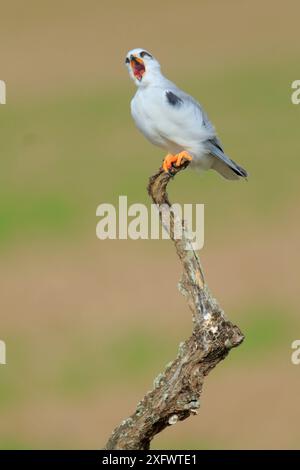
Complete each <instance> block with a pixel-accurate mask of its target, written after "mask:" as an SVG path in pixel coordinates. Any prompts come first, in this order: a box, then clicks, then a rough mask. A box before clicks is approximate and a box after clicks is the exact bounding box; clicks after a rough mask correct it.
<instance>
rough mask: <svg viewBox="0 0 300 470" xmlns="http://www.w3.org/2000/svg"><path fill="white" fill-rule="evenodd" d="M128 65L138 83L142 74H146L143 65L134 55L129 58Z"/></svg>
mask: <svg viewBox="0 0 300 470" xmlns="http://www.w3.org/2000/svg"><path fill="white" fill-rule="evenodd" d="M130 65H131V68H132V71H133V75H134V76H135V78H137V79H138V80H139V81H141V80H142V78H143V75H144V73H145V72H146V68H145V64H144V61H143V60H142V59H140V58H139V57H136V56H135V55H131V56H130Z"/></svg>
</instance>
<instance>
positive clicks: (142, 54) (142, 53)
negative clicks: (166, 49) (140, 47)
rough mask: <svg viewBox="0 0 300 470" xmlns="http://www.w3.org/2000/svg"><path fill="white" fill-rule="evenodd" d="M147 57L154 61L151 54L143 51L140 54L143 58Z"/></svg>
mask: <svg viewBox="0 0 300 470" xmlns="http://www.w3.org/2000/svg"><path fill="white" fill-rule="evenodd" d="M145 55H146V56H148V57H150V59H152V55H151V54H149V52H146V51H142V52H141V53H140V56H141V57H145Z"/></svg>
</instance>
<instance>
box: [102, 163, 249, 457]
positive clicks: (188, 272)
mask: <svg viewBox="0 0 300 470" xmlns="http://www.w3.org/2000/svg"><path fill="white" fill-rule="evenodd" d="M187 165H188V162H184V163H183V164H182V165H181V167H179V168H173V169H172V170H171V173H172V174H171V175H170V174H167V173H165V172H164V171H163V170H162V169H160V170H159V171H158V172H157V173H156V174H155V175H153V176H152V177H151V178H150V181H149V186H148V192H149V195H150V196H151V198H152V200H153V202H154V203H155V204H157V205H158V206H159V207H160V208H162V207H163V208H164V210H167V211H169V217H170V237H171V239H172V240H173V242H174V244H175V248H176V252H177V254H178V256H179V259H180V261H181V263H182V266H183V275H182V279H181V281H180V283H179V290H180V292H181V293H182V294H183V295H185V296H186V298H187V301H188V305H189V307H190V309H191V311H192V314H193V332H192V335H191V337H190V338H189V339H187V340H186V341H184V342H183V343H181V344H180V345H179V351H178V355H177V357H176V359H175V360H174V361H173V362H170V363H169V364H168V365H167V367H166V369H165V371H164V372H162V373H161V374H159V376H158V377H157V378H156V379H155V381H154V388H153V390H151V391H150V392H148V393H147V394H146V395H145V396H144V398H143V399H142V400H141V401H140V402H139V404H138V405H137V409H136V411H135V412H134V413H133V414H132V415H131V416H130V417H129V418H127V419H125V420H124V421H123V422H122V423H121V424H120V425H119V426H118V427H117V428H116V429H115V430H114V431H113V433H112V435H111V437H110V439H109V440H108V442H107V444H106V447H105V448H106V449H134V450H143V449H149V447H150V442H151V440H152V439H153V438H154V436H155V435H156V434H158V433H159V432H161V431H162V430H163V429H165V428H166V427H167V426H170V425H173V424H175V423H176V422H177V421H182V420H184V419H186V418H188V417H189V416H190V415H192V414H197V410H198V408H199V406H200V402H199V399H200V395H201V392H202V386H203V382H204V378H205V376H206V375H207V374H208V373H209V372H210V371H211V370H212V369H213V368H214V367H215V366H216V365H217V364H218V363H219V362H220V361H221V360H222V359H224V358H225V357H226V356H227V354H228V352H229V351H230V349H231V348H234V347H236V346H238V345H239V344H240V343H241V342H242V341H243V339H244V336H243V334H242V333H241V331H240V330H239V328H238V327H237V326H235V325H233V324H232V323H231V322H230V321H229V320H227V318H226V316H225V314H224V312H223V310H222V309H221V308H220V306H219V305H218V303H217V301H216V300H215V299H214V298H213V297H212V296H211V294H210V292H209V290H208V287H207V285H206V283H205V280H204V275H203V271H202V268H201V265H200V261H199V258H198V256H197V254H196V253H195V251H194V250H193V248H192V245H191V242H190V240H189V239H188V237H187V233H186V231H185V228H184V225H183V224H184V223H183V221H178V220H176V216H174V213H173V211H172V210H171V205H170V202H169V199H168V195H167V192H166V190H167V185H168V183H169V181H170V179H171V178H172V177H173V176H175V174H177V173H178V172H179V171H181V170H182V169H184V168H185V167H186V166H187ZM177 223H180V224H182V226H183V236H182V238H181V239H175V237H174V233H175V230H174V228H175V226H176V224H177Z"/></svg>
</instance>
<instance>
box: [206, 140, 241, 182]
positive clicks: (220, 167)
mask: <svg viewBox="0 0 300 470" xmlns="http://www.w3.org/2000/svg"><path fill="white" fill-rule="evenodd" d="M207 147H208V149H209V151H210V153H211V155H212V156H213V157H214V161H213V164H212V168H213V169H214V170H215V171H217V172H218V173H220V174H221V175H222V176H223V177H224V178H226V179H229V180H235V179H239V178H247V176H248V173H247V171H246V170H244V168H242V167H241V166H240V165H238V164H237V163H236V162H235V161H233V160H231V158H229V157H228V156H227V155H226V154H225V153H224V152H223V150H222V149H221V147H219V145H216V144H215V143H214V142H212V141H208V142H207Z"/></svg>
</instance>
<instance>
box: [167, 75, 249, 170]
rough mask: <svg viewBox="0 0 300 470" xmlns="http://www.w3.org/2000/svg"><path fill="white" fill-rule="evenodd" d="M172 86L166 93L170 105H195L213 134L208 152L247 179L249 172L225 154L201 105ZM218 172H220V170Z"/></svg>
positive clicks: (203, 121) (207, 145) (204, 123)
mask: <svg viewBox="0 0 300 470" xmlns="http://www.w3.org/2000/svg"><path fill="white" fill-rule="evenodd" d="M171 85H172V86H171V87H170V88H169V89H168V90H167V92H166V97H167V100H168V102H169V104H170V105H171V106H181V104H183V103H184V102H186V103H190V104H193V106H195V107H196V108H197V110H198V112H200V114H201V115H202V123H203V125H204V126H205V127H206V128H207V130H208V131H209V132H211V134H212V137H211V138H210V139H208V140H207V141H205V142H204V144H205V146H206V148H207V150H208V152H209V153H210V154H211V155H212V156H213V157H215V158H217V159H218V160H220V161H221V162H223V163H224V164H225V165H227V166H228V167H229V168H230V170H232V171H233V173H234V174H235V175H237V176H238V177H239V176H240V177H242V178H246V177H247V176H248V174H247V171H246V170H244V168H242V167H241V166H240V165H238V164H237V163H236V162H235V161H234V160H231V158H229V157H228V156H227V155H226V154H225V152H224V150H223V147H222V144H221V142H220V140H219V139H218V137H217V136H216V132H215V128H214V126H213V125H212V123H211V122H210V120H209V118H208V116H207V114H206V112H205V111H204V109H203V108H202V106H201V105H200V103H198V101H196V100H195V99H194V98H193V97H192V96H190V95H188V94H187V93H185V92H184V91H182V90H180V89H179V88H177V87H176V85H174V84H173V83H172V84H171ZM217 166H218V165H216V169H217ZM217 171H219V172H220V170H219V169H218V170H217ZM223 173H224V174H223ZM225 173H226V171H225V172H222V171H221V174H223V176H225ZM225 177H229V178H230V176H228V175H227V176H225Z"/></svg>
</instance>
